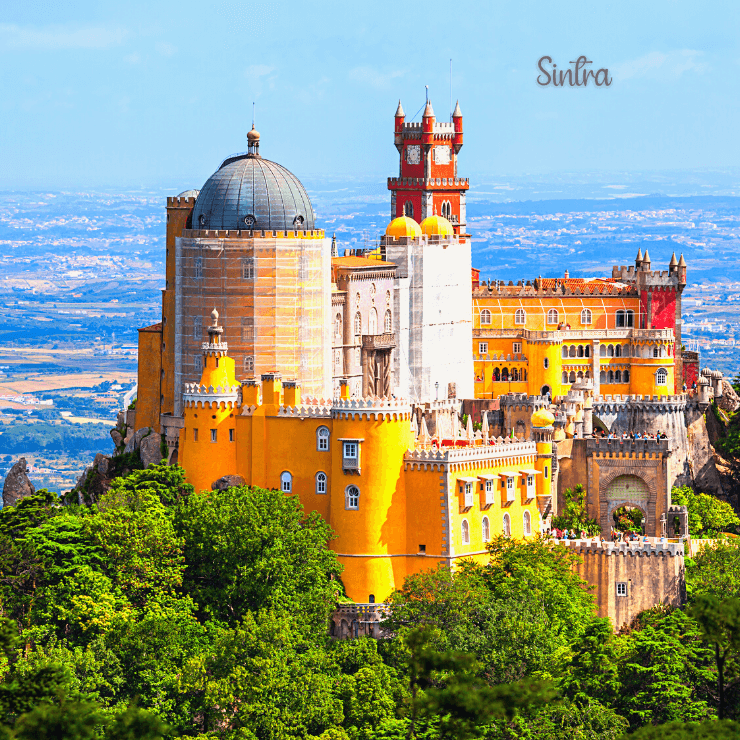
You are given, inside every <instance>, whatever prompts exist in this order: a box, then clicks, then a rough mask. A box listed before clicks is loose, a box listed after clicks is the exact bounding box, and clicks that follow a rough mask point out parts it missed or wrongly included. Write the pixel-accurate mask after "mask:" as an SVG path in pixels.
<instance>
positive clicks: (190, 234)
mask: <svg viewBox="0 0 740 740" xmlns="http://www.w3.org/2000/svg"><path fill="white" fill-rule="evenodd" d="M182 236H183V238H185V239H226V238H227V237H231V238H232V239H233V238H237V239H323V238H324V237H325V236H326V234H325V232H324V230H323V229H314V230H312V231H247V230H246V229H245V230H241V229H239V230H236V229H234V230H231V231H230V230H229V229H226V230H216V229H183V230H182Z"/></svg>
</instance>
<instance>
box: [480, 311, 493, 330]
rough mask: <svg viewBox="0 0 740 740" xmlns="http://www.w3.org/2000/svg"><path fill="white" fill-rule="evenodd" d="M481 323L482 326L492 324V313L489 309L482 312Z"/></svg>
mask: <svg viewBox="0 0 740 740" xmlns="http://www.w3.org/2000/svg"><path fill="white" fill-rule="evenodd" d="M480 323H481V326H484V325H487V324H490V323H491V312H490V311H489V310H488V309H487V308H484V309H483V310H482V311H481V312H480Z"/></svg>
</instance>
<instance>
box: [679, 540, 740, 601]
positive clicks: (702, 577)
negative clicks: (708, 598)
mask: <svg viewBox="0 0 740 740" xmlns="http://www.w3.org/2000/svg"><path fill="white" fill-rule="evenodd" d="M686 589H687V591H688V593H689V596H690V597H692V598H693V597H695V596H697V595H698V594H713V595H714V596H717V597H718V598H724V597H726V596H735V597H740V540H738V539H729V538H727V539H723V540H719V541H717V542H714V543H710V544H707V545H706V546H705V547H703V548H702V549H701V550H700V551H699V552H698V553H697V555H696V557H694V558H693V559H691V560H689V561H687V563H686Z"/></svg>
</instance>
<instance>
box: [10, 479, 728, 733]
mask: <svg viewBox="0 0 740 740" xmlns="http://www.w3.org/2000/svg"><path fill="white" fill-rule="evenodd" d="M332 537H333V534H332V532H331V530H330V528H329V527H328V526H327V524H326V522H324V521H323V520H322V519H321V518H320V517H319V516H318V515H316V514H315V513H306V512H304V511H303V509H302V508H301V506H300V504H299V502H298V500H297V499H296V498H294V497H290V496H285V495H284V494H282V493H280V492H277V491H266V490H261V489H256V488H248V487H237V488H230V489H228V490H226V491H202V492H197V491H194V490H193V489H192V487H190V486H189V485H188V484H187V483H186V482H185V480H184V477H183V472H182V470H181V469H179V468H176V467H175V468H168V467H165V466H153V467H149V468H148V469H147V470H134V471H133V472H131V473H130V474H129V475H127V476H126V477H122V478H118V479H116V480H115V481H114V483H113V485H112V487H111V489H110V490H109V491H108V493H107V494H105V495H104V496H103V497H102V498H101V499H100V501H98V502H97V504H96V505H91V506H85V507H79V506H77V505H62V504H61V503H60V500H59V499H58V497H57V496H56V495H54V494H51V493H49V492H47V491H39V492H38V493H37V494H36V495H34V496H32V497H29V498H27V499H24V500H22V501H21V502H20V503H19V505H18V506H16V507H15V508H11V509H7V510H3V511H0V606H1V607H2V616H3V617H4V619H3V620H0V738H2V737H16V738H31V737H34V738H47V737H48V738H51V737H54V738H69V740H87V738H90V739H91V740H92V738H96V740H119V739H120V740H129V739H130V740H133V739H134V738H136V739H137V740H158V738H162V737H166V738H173V740H174V739H175V738H183V739H184V738H197V739H198V740H206V739H207V738H214V739H215V738H218V739H219V740H288V739H291V738H296V739H298V738H300V739H301V740H319V739H320V740H407V739H408V738H419V739H420V740H421V739H422V738H423V739H424V740H427V739H429V740H432V739H433V738H454V739H455V740H458V739H462V738H468V737H471V738H472V737H480V738H486V740H525V738H526V739H527V740H549V739H550V738H557V739H558V740H570V739H572V740H590V739H591V738H593V740H597V739H598V740H617V738H620V737H622V736H623V734H624V733H625V732H626V731H636V730H637V731H639V732H640V733H643V734H642V735H639V737H646V738H648V737H653V735H651V734H650V732H652V728H654V729H655V731H656V732H661V731H662V725H663V724H664V723H669V724H667V725H665V726H666V728H667V729H666V730H665V732H666V734H665V735H661V737H665V738H672V737H675V738H676V739H677V740H678V738H682V737H686V738H701V737H708V736H710V735H709V734H707V733H710V732H715V733H716V737H720V738H721V737H723V736H725V735H726V736H728V737H729V736H730V735H729V734H728V733H731V732H732V731H734V729H733V728H735V725H733V724H732V723H731V720H732V721H736V720H737V719H738V714H739V707H738V701H739V698H738V693H740V667H739V666H738V662H739V661H738V657H737V653H738V650H737V645H738V640H739V639H740V638H739V637H738V629H739V627H738V622H740V620H739V619H738V617H737V615H738V606H737V602H735V601H732V599H734V598H737V597H740V548H738V546H737V545H735V544H734V543H732V542H721V543H719V544H717V545H716V546H714V547H709V548H706V549H705V550H703V551H702V552H701V553H700V554H699V555H698V556H697V557H696V558H695V559H694V560H693V561H690V563H689V568H688V583H689V592H690V595H691V603H690V604H689V606H688V608H686V609H668V608H656V609H654V610H652V611H650V612H647V613H644V614H643V615H641V616H640V618H639V619H638V620H637V621H636V622H635V623H634V624H633V625H631V627H630V628H629V629H628V630H626V631H625V632H623V633H621V634H618V635H615V634H614V633H613V631H612V628H611V625H610V624H609V623H608V621H606V620H603V619H598V618H597V617H596V615H595V611H594V602H593V597H592V595H591V593H590V591H589V589H588V588H587V587H586V585H585V584H584V583H583V582H582V581H581V580H580V579H579V578H578V576H577V575H576V572H575V570H574V568H573V565H574V562H575V559H576V557H577V556H576V555H575V554H574V553H573V552H572V551H570V550H569V549H567V548H564V547H562V546H557V545H554V544H552V543H549V542H547V541H545V540H541V539H537V538H530V539H527V540H526V541H524V542H516V541H514V540H511V539H507V538H504V537H499V538H497V539H495V540H494V541H493V542H491V543H489V548H488V551H489V552H488V555H489V556H488V559H487V562H485V563H483V564H480V563H473V562H469V561H465V560H463V561H461V562H459V563H458V564H457V566H456V569H455V572H454V574H453V573H450V572H449V571H448V570H446V569H438V570H433V571H426V572H422V573H419V574H417V575H414V576H412V577H410V578H408V579H407V581H406V583H405V584H404V586H403V588H401V589H400V590H399V591H398V592H396V593H395V594H393V595H392V597H391V598H390V602H389V606H388V609H387V613H386V622H385V627H386V630H387V632H386V634H385V636H384V637H382V638H381V639H379V640H371V639H369V638H360V639H356V640H353V641H349V642H335V641H332V640H331V639H330V638H329V637H328V634H327V625H328V622H329V617H330V615H331V612H332V610H333V609H334V608H335V605H336V600H337V598H338V597H339V596H340V595H341V593H342V584H341V567H340V565H339V563H338V562H337V559H336V556H335V554H334V552H333V551H332V550H331V548H330V545H331V540H332ZM707 605H709V606H707ZM718 655H719V658H720V660H718ZM720 711H721V712H722V713H723V715H724V716H725V717H727V720H726V721H725V722H724V723H718V722H717V721H716V720H717V717H718V714H719V713H720ZM670 723H673V724H670ZM676 723H680V727H681V728H683V729H677V728H678V727H679V725H677V724H676ZM681 732H684V734H683V735H682V734H680V733H681ZM671 733H673V734H671ZM722 733H725V735H723V734H722ZM656 737H657V735H656Z"/></svg>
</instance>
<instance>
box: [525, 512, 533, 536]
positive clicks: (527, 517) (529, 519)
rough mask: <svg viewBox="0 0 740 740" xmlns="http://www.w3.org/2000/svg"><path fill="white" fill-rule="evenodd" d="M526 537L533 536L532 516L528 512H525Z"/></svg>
mask: <svg viewBox="0 0 740 740" xmlns="http://www.w3.org/2000/svg"><path fill="white" fill-rule="evenodd" d="M523 524H524V536H525V537H527V536H528V535H531V534H532V515H531V514H530V513H529V512H528V511H525V512H524V522H523Z"/></svg>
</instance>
